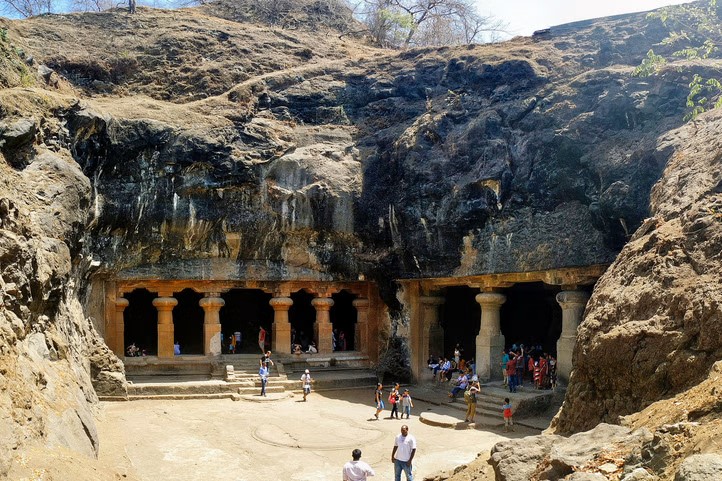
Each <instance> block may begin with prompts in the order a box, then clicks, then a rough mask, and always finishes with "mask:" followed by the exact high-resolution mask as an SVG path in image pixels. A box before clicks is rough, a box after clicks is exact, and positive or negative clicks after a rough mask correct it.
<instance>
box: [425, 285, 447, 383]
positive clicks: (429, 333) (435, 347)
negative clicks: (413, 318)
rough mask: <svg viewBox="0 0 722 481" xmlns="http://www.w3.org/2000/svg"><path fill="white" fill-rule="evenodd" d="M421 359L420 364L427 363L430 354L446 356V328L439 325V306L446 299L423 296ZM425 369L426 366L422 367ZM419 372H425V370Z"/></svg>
mask: <svg viewBox="0 0 722 481" xmlns="http://www.w3.org/2000/svg"><path fill="white" fill-rule="evenodd" d="M419 301H421V322H422V324H421V326H422V327H421V329H422V331H421V353H420V355H421V357H420V359H419V362H421V363H422V364H423V363H426V361H427V359H429V354H434V355H435V356H437V357H440V356H443V355H444V328H443V327H441V325H440V324H439V306H441V305H443V304H444V302H445V299H444V298H443V297H439V296H421V297H420V298H419ZM421 367H422V368H423V367H425V364H424V365H423V366H421ZM419 372H423V369H422V370H420V371H419Z"/></svg>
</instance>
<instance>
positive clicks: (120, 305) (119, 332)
mask: <svg viewBox="0 0 722 481" xmlns="http://www.w3.org/2000/svg"><path fill="white" fill-rule="evenodd" d="M128 304H129V302H128V299H126V298H124V297H118V298H117V299H116V300H115V319H114V320H113V321H114V324H115V326H113V327H112V329H113V331H114V333H113V336H111V338H112V339H113V342H112V343H111V346H110V347H111V348H112V349H113V352H114V353H115V355H116V356H118V357H119V358H121V359H122V358H123V357H124V356H125V317H124V315H123V312H124V311H125V308H126V307H128Z"/></svg>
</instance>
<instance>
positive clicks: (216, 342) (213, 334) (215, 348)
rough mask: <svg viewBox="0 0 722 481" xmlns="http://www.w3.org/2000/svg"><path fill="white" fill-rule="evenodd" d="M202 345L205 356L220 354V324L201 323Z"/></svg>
mask: <svg viewBox="0 0 722 481" xmlns="http://www.w3.org/2000/svg"><path fill="white" fill-rule="evenodd" d="M203 346H204V351H203V352H205V354H206V356H220V355H221V325H220V324H203Z"/></svg>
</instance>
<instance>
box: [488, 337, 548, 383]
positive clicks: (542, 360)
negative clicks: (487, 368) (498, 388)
mask: <svg viewBox="0 0 722 481" xmlns="http://www.w3.org/2000/svg"><path fill="white" fill-rule="evenodd" d="M501 370H502V374H503V376H504V385H505V386H508V387H509V392H516V390H517V387H518V386H523V385H524V378H525V377H526V378H527V380H530V381H532V383H533V385H534V386H535V387H536V389H555V388H556V384H557V360H556V358H555V357H554V356H552V355H551V354H547V353H546V352H544V351H543V349H542V347H541V346H532V347H531V348H530V349H527V348H526V347H525V346H524V344H521V345H519V346H517V345H516V344H514V345H513V346H512V347H511V349H509V350H506V349H504V350H503V351H502V359H501Z"/></svg>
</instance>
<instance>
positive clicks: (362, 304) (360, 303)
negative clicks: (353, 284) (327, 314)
mask: <svg viewBox="0 0 722 481" xmlns="http://www.w3.org/2000/svg"><path fill="white" fill-rule="evenodd" d="M370 304H371V303H370V302H369V300H368V299H366V298H365V297H359V298H358V299H354V300H353V301H352V302H351V305H352V306H354V307H355V308H356V310H358V311H363V310H367V309H368V308H369V305H370Z"/></svg>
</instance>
